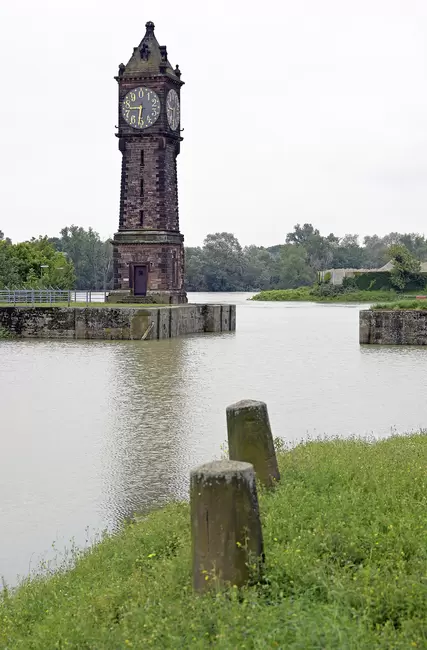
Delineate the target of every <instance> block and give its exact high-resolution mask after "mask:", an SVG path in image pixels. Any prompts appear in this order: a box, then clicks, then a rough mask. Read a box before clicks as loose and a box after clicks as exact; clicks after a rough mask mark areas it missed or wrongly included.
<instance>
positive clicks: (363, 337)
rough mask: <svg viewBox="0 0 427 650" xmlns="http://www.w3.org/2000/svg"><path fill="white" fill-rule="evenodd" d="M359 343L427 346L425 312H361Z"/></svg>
mask: <svg viewBox="0 0 427 650" xmlns="http://www.w3.org/2000/svg"><path fill="white" fill-rule="evenodd" d="M359 341H360V343H373V344H377V345H427V310H426V309H389V310H387V309H373V310H362V311H361V312H360V316H359Z"/></svg>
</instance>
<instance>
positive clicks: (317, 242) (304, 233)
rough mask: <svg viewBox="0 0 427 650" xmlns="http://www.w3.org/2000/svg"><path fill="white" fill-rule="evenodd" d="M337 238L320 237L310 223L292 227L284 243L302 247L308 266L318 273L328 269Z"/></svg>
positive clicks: (331, 235) (331, 236) (330, 236)
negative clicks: (292, 230)
mask: <svg viewBox="0 0 427 650" xmlns="http://www.w3.org/2000/svg"><path fill="white" fill-rule="evenodd" d="M337 242H338V238H337V237H335V235H334V234H333V233H330V235H328V236H327V237H322V235H321V234H320V232H319V231H318V230H317V228H314V227H313V225H312V224H311V223H305V224H304V225H303V226H300V224H299V223H297V225H296V226H294V232H290V233H288V234H287V235H286V243H288V244H295V245H299V246H302V247H303V248H304V249H305V251H306V253H307V259H308V263H309V265H310V266H311V267H312V268H313V269H314V270H315V271H320V270H323V269H326V268H328V267H329V266H330V265H331V262H332V260H333V256H334V255H333V247H334V246H335V245H336V244H337Z"/></svg>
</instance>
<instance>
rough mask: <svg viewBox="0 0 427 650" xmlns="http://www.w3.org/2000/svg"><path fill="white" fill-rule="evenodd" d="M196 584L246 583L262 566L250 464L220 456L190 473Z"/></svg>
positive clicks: (203, 587)
mask: <svg viewBox="0 0 427 650" xmlns="http://www.w3.org/2000/svg"><path fill="white" fill-rule="evenodd" d="M190 506H191V535H192V553H193V586H194V589H195V590H196V591H206V590H207V589H209V588H211V586H213V585H227V584H231V585H237V586H238V587H240V586H242V585H244V584H245V583H246V582H247V581H248V579H249V575H250V570H251V565H252V564H253V563H255V566H256V569H257V570H259V569H260V568H261V562H262V557H263V541H262V530H261V521H260V517H259V508H258V497H257V492H256V483H255V472H254V469H253V467H252V465H250V464H249V463H239V462H235V461H231V460H220V461H214V462H212V463H207V464H206V465H201V466H200V467H197V468H196V469H194V470H193V471H192V472H191V475H190Z"/></svg>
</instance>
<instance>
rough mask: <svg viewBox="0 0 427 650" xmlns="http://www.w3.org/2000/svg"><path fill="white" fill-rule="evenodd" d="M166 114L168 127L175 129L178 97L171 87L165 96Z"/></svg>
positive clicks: (177, 118)
mask: <svg viewBox="0 0 427 650" xmlns="http://www.w3.org/2000/svg"><path fill="white" fill-rule="evenodd" d="M166 115H167V116H168V122H169V126H170V128H171V129H172V131H176V130H177V128H178V126H179V97H178V93H177V92H176V90H174V89H173V88H172V90H170V91H169V92H168V96H167V98H166Z"/></svg>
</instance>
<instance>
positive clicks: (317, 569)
mask: <svg viewBox="0 0 427 650" xmlns="http://www.w3.org/2000/svg"><path fill="white" fill-rule="evenodd" d="M279 462H280V469H281V474H282V481H281V483H280V484H279V486H278V488H277V489H276V490H275V491H274V492H273V493H270V494H266V493H262V494H260V508H261V514H262V518H263V527H264V541H265V552H266V567H265V574H264V579H263V581H262V584H258V585H252V586H250V587H248V588H247V589H244V590H242V591H239V592H238V591H237V590H236V589H230V590H227V591H224V592H216V591H215V590H214V592H213V593H212V594H211V595H206V596H202V597H200V596H195V595H194V594H193V592H192V589H191V559H190V555H191V549H190V526H189V523H190V522H189V512H188V506H187V505H186V504H174V505H170V506H168V507H167V508H165V509H164V510H161V511H157V512H154V513H152V514H151V515H150V516H148V517H147V518H145V519H144V520H142V521H140V522H138V523H133V524H131V525H128V526H127V527H126V528H124V529H123V530H122V532H120V533H119V534H117V535H115V536H112V537H108V538H106V539H104V541H102V542H101V543H100V544H98V545H97V546H95V547H94V548H92V549H91V550H89V551H87V552H86V554H85V555H83V556H81V557H79V558H77V561H76V565H75V568H73V569H72V570H69V571H67V570H64V571H62V572H59V573H57V574H55V575H52V576H46V577H39V578H35V579H33V580H31V581H27V582H26V583H24V584H23V585H22V586H21V587H19V588H18V589H17V590H16V592H11V593H9V592H8V591H7V590H5V591H4V592H3V595H2V596H1V597H0V647H7V648H9V650H12V649H13V648H28V649H32V650H46V649H48V648H54V647H55V648H59V647H64V648H65V647H67V648H72V649H80V648H83V647H86V648H103V649H105V650H109V649H111V650H113V649H114V650H116V648H145V647H152V648H205V647H208V646H213V647H217V648H227V649H228V648H230V649H234V648H268V647H272V648H274V647H289V648H315V647H316V648H317V647H327V648H337V649H338V648H339V649H341V648H344V647H348V648H350V647H352V648H375V647H379V648H402V649H403V648H408V647H424V646H425V644H426V638H427V635H426V628H425V619H426V616H427V583H426V580H425V578H424V576H425V573H426V569H425V567H426V565H427V547H426V533H427V522H426V515H425V513H426V506H427V491H426V489H425V481H426V475H425V468H426V466H427V436H425V435H413V436H409V437H393V438H389V439H388V440H385V441H382V442H377V443H375V444H368V443H366V442H362V441H358V440H347V441H339V440H334V441H330V442H313V443H309V444H306V445H300V446H298V447H296V448H295V449H293V450H292V451H291V452H289V453H281V454H280V455H279Z"/></svg>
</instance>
